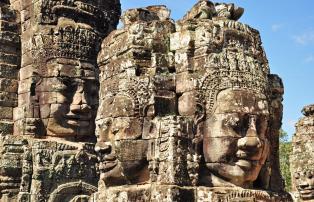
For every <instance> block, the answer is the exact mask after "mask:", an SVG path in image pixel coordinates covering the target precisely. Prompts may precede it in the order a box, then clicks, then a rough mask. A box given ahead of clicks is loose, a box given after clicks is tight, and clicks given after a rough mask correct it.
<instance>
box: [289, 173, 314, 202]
mask: <svg viewBox="0 0 314 202" xmlns="http://www.w3.org/2000/svg"><path fill="white" fill-rule="evenodd" d="M293 177H294V180H295V184H296V187H297V189H298V191H299V194H300V197H301V198H302V199H303V200H304V201H307V200H312V199H314V170H313V169H312V170H309V169H305V170H304V171H300V172H295V173H294V175H293Z"/></svg>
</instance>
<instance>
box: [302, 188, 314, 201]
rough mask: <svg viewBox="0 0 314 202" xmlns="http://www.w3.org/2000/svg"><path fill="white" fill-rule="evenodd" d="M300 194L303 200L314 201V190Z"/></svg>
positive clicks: (305, 190)
mask: <svg viewBox="0 0 314 202" xmlns="http://www.w3.org/2000/svg"><path fill="white" fill-rule="evenodd" d="M299 192H300V196H301V198H302V199H303V200H310V199H314V189H302V190H300V191H299Z"/></svg>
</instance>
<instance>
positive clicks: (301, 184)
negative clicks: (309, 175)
mask: <svg viewBox="0 0 314 202" xmlns="http://www.w3.org/2000/svg"><path fill="white" fill-rule="evenodd" d="M309 186H310V185H309V184H308V183H307V182H306V181H302V182H301V183H300V184H299V187H300V188H301V189H306V188H308V187H309Z"/></svg>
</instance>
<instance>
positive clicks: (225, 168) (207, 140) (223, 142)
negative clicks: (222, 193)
mask: <svg viewBox="0 0 314 202" xmlns="http://www.w3.org/2000/svg"><path fill="white" fill-rule="evenodd" d="M214 108H215V109H214V111H213V114H212V115H210V117H208V119H207V120H206V121H205V125H204V141H203V151H204V158H205V162H206V166H207V168H208V169H209V170H210V171H211V172H213V173H214V175H216V176H218V177H221V178H222V179H225V180H226V181H228V182H231V183H233V184H236V185H238V186H244V185H246V184H250V183H251V182H253V181H255V180H256V179H257V177H258V174H259V172H260V170H261V168H262V166H263V164H264V162H265V160H266V157H267V155H268V152H269V143H268V140H267V139H266V131H267V122H268V116H269V111H268V104H267V101H266V98H265V96H263V95H258V94H255V93H253V92H251V91H248V90H224V91H222V92H220V93H219V94H218V96H217V102H216V105H215V107H214Z"/></svg>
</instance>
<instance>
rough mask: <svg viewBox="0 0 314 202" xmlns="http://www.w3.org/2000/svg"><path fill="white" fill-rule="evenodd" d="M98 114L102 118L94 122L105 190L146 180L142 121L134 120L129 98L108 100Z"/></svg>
mask: <svg viewBox="0 0 314 202" xmlns="http://www.w3.org/2000/svg"><path fill="white" fill-rule="evenodd" d="M100 110H102V111H99V113H101V114H103V116H105V117H106V118H103V119H100V120H97V121H96V124H97V128H96V133H97V136H98V143H97V145H96V151H97V152H98V153H99V154H100V155H99V158H100V159H99V161H100V162H99V164H100V166H99V169H100V171H101V179H102V180H103V181H104V182H105V184H106V186H116V185H123V184H133V183H138V182H139V181H142V180H144V181H145V180H147V178H148V173H147V171H146V172H145V171H144V170H145V166H146V168H147V160H146V153H147V141H146V140H141V139H139V138H140V137H141V135H142V124H143V123H142V120H143V119H142V118H140V117H134V116H135V103H134V101H133V100H132V99H130V97H129V96H126V95H121V94H120V95H119V94H118V95H116V96H113V97H110V96H108V98H107V99H105V100H103V101H102V103H101V107H100Z"/></svg>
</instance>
